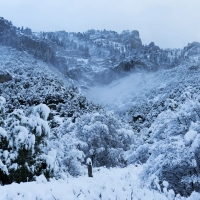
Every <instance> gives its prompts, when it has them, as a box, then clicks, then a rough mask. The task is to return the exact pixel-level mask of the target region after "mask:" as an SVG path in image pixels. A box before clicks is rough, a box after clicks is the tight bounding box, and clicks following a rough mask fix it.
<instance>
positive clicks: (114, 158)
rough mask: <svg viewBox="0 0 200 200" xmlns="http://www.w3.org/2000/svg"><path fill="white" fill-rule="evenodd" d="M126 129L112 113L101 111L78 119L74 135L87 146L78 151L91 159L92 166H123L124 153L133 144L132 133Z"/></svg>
mask: <svg viewBox="0 0 200 200" xmlns="http://www.w3.org/2000/svg"><path fill="white" fill-rule="evenodd" d="M128 128H129V127H128V126H127V127H126V126H125V125H124V124H123V123H121V122H120V121H119V120H118V119H117V118H115V117H114V113H113V112H107V111H105V110H101V111H99V112H94V113H91V114H89V113H88V114H85V115H83V116H82V117H81V118H79V119H78V120H77V128H76V135H77V137H78V138H79V139H80V140H81V141H83V142H85V143H86V144H87V145H85V146H83V147H82V148H81V147H80V149H81V150H82V151H83V152H84V153H85V155H86V157H91V158H92V161H93V165H94V166H107V167H111V166H112V167H113V166H124V165H125V163H126V161H125V159H124V151H127V150H129V148H130V144H131V143H132V142H133V132H132V131H131V130H130V129H128Z"/></svg>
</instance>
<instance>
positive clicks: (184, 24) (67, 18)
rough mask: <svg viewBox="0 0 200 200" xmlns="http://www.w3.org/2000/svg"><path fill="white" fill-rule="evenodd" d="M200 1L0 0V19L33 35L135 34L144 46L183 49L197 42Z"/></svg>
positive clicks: (199, 28) (198, 37) (199, 26)
mask: <svg viewBox="0 0 200 200" xmlns="http://www.w3.org/2000/svg"><path fill="white" fill-rule="evenodd" d="M199 10H200V1H199V0H193V1H192V3H191V1H189V0H176V1H174V0H162V1H160V0H123V1H122V0H110V1H107V0H96V1H93V0H84V1H83V0H73V1H69V0H57V1H55V0H42V1H41V0H34V1H33V0H29V1H27V0H15V1H14V0H0V13H1V14H0V15H1V16H2V17H4V18H5V19H7V20H9V21H12V22H13V24H14V25H15V26H17V27H22V26H24V27H29V28H31V29H32V31H35V32H39V31H60V30H65V31H67V32H85V31H87V30H89V29H95V30H104V29H106V30H113V31H116V32H118V33H120V32H122V31H123V30H138V31H139V33H140V38H141V40H142V42H143V44H147V45H148V44H149V43H150V42H152V41H153V42H155V44H156V45H158V46H160V47H161V48H183V47H184V46H186V45H187V44H188V43H191V42H193V41H197V42H200V34H199V32H200V24H199V20H200V15H199V14H198V12H199Z"/></svg>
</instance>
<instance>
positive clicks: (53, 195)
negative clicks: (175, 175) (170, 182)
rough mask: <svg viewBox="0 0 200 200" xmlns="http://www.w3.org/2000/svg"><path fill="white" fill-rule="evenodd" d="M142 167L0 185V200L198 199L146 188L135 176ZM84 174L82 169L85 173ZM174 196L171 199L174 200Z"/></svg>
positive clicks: (193, 196)
mask: <svg viewBox="0 0 200 200" xmlns="http://www.w3.org/2000/svg"><path fill="white" fill-rule="evenodd" d="M141 170H142V166H140V165H137V167H136V166H134V165H130V166H128V167H127V168H123V169H121V168H111V169H106V168H98V169H94V172H93V175H94V177H93V178H89V177H87V175H85V176H82V177H79V178H72V177H69V178H66V179H64V180H63V179H60V180H57V181H56V180H54V179H52V180H51V181H50V182H46V179H45V178H44V177H42V176H41V177H38V178H37V181H36V182H29V183H21V184H16V183H13V184H11V185H6V186H0V194H1V196H0V199H1V200H8V199H12V200H22V199H26V200H33V199H40V200H54V199H60V200H75V199H77V200H78V199H81V200H95V199H96V200H97V199H103V200H108V199H110V200H112V199H113V200H116V199H118V200H125V199H127V200H129V199H140V200H147V199H148V200H153V199H154V200H173V199H176V200H181V199H182V200H183V199H184V200H199V194H197V193H195V192H194V193H193V194H192V195H191V196H190V197H189V198H184V197H182V198H181V197H180V196H179V195H177V196H176V197H175V195H174V192H173V191H172V190H167V188H166V191H165V193H160V192H159V191H156V190H153V189H149V188H146V187H144V186H143V183H142V182H140V181H139V178H138V174H139V173H140V171H141ZM85 171H86V170H85ZM174 197H175V198H174Z"/></svg>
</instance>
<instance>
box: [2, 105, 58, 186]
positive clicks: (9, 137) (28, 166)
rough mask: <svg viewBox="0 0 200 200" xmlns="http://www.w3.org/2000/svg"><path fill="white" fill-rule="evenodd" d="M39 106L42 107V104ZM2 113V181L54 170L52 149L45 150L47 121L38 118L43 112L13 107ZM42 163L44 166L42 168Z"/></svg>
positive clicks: (31, 178) (14, 180)
mask: <svg viewBox="0 0 200 200" xmlns="http://www.w3.org/2000/svg"><path fill="white" fill-rule="evenodd" d="M5 106H6V105H5ZM41 107H42V108H46V106H44V105H42V106H41ZM32 109H33V110H34V108H32ZM44 110H45V109H44ZM46 110H48V109H46ZM25 113H26V114H25ZM46 116H47V113H46ZM46 116H45V117H46ZM4 117H5V120H4V123H3V127H0V140H1V143H0V152H2V153H0V159H1V163H0V174H1V175H0V176H1V181H2V184H8V183H12V182H18V183H19V182H21V181H27V178H28V180H33V179H34V175H35V174H37V175H40V174H42V173H43V174H45V175H46V176H47V177H48V176H50V174H49V171H50V170H51V171H52V172H53V171H54V164H55V159H56V153H53V151H52V152H51V151H50V152H49V153H48V154H47V152H48V148H47V139H48V137H49V134H50V128H49V126H48V122H47V121H45V120H44V119H42V118H40V117H44V116H43V115H41V116H34V115H33V114H30V112H26V111H25V112H24V111H23V110H22V109H15V110H14V111H13V112H11V113H6V112H5V116H4ZM45 117H44V118H45ZM45 163H46V164H45ZM42 165H43V166H45V165H46V166H47V167H44V168H42ZM22 172H23V173H22ZM17 174H21V175H20V177H18V176H17Z"/></svg>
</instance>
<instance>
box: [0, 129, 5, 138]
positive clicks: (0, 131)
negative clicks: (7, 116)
mask: <svg viewBox="0 0 200 200" xmlns="http://www.w3.org/2000/svg"><path fill="white" fill-rule="evenodd" d="M0 135H1V136H2V137H7V132H6V130H4V129H3V128H2V127H0Z"/></svg>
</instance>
